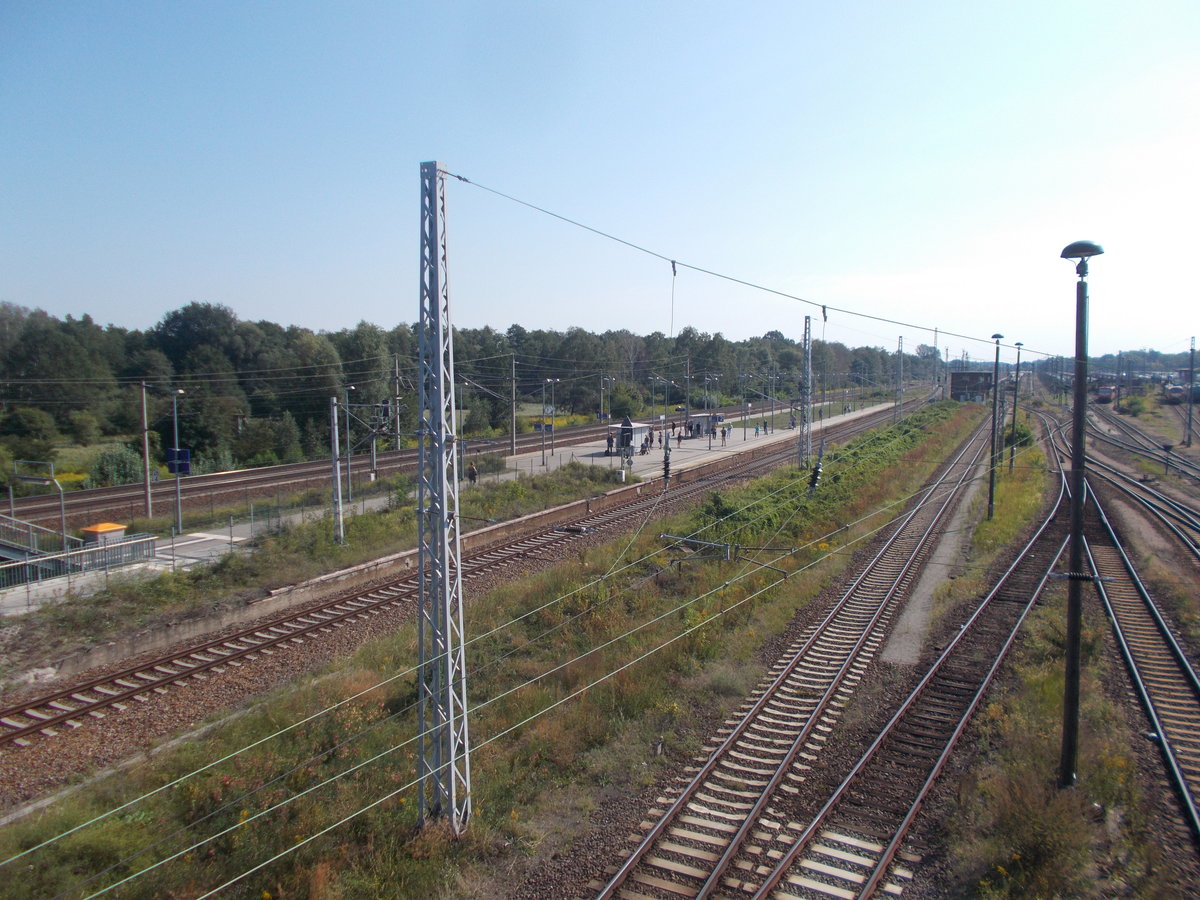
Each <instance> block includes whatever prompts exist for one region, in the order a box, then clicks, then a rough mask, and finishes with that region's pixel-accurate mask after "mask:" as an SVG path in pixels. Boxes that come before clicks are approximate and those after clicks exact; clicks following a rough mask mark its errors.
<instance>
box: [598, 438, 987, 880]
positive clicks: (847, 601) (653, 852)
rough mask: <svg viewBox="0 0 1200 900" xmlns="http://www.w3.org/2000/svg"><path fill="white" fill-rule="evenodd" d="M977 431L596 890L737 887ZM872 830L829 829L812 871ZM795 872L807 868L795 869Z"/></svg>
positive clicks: (924, 550)
mask: <svg viewBox="0 0 1200 900" xmlns="http://www.w3.org/2000/svg"><path fill="white" fill-rule="evenodd" d="M985 444H986V441H985V440H983V431H982V430H981V431H980V432H977V433H976V434H975V435H974V436H973V437H972V439H971V440H970V441H969V442H968V443H967V445H965V446H964V448H963V449H962V450H961V452H960V453H959V454H958V455H957V456H956V458H955V459H954V460H953V462H952V463H950V464H949V466H947V467H946V469H945V471H944V472H943V474H942V476H941V477H940V478H939V479H938V480H937V481H936V482H935V483H934V484H933V485H931V486H930V487H929V488H928V489H927V490H926V491H925V492H924V494H923V495H922V496H921V497H920V498H919V500H918V501H917V502H916V504H915V505H914V507H913V508H912V509H911V510H910V512H909V513H908V514H907V515H906V516H905V517H904V518H903V520H902V521H901V522H900V524H899V525H898V526H897V527H896V529H895V530H894V532H893V533H892V535H891V536H890V537H889V538H888V539H887V541H886V542H885V544H884V546H883V548H882V549H881V550H880V551H879V552H878V554H877V555H876V556H875V558H874V559H873V560H872V561H871V562H870V563H869V564H868V565H867V567H866V568H865V569H864V571H863V572H862V574H860V576H859V577H858V578H857V579H856V580H855V581H854V583H853V584H852V585H851V587H850V588H849V589H848V590H847V591H846V592H845V593H844V594H843V595H842V597H841V598H840V599H839V600H838V601H837V602H836V603H835V604H834V605H833V607H832V608H831V609H830V611H829V612H828V614H827V615H826V616H825V617H824V618H823V619H822V620H821V621H820V622H819V623H817V624H815V625H813V626H811V627H810V628H809V629H807V630H806V631H805V632H804V633H803V634H802V635H801V637H800V638H799V639H798V640H797V642H796V643H795V644H794V645H793V646H792V647H790V648H789V650H788V651H787V653H786V654H785V655H784V657H783V658H781V659H780V660H779V661H778V662H777V663H776V665H775V666H774V667H773V669H772V671H771V673H770V675H769V676H768V678H769V681H768V682H767V683H766V684H764V685H763V686H762V687H761V688H760V689H759V690H758V691H756V696H755V697H754V698H753V699H752V700H751V701H750V702H749V703H748V705H747V708H746V709H745V710H744V712H743V714H742V716H741V718H740V719H739V720H738V721H735V722H729V723H727V729H726V730H724V731H723V737H722V739H721V741H720V743H719V745H717V746H715V747H712V748H710V749H711V752H710V755H709V756H708V757H707V759H706V760H705V761H704V762H703V764H702V765H701V766H700V768H699V770H698V771H697V773H696V775H695V777H694V778H693V779H692V781H691V782H690V783H688V784H687V785H686V786H684V787H683V788H682V790H681V791H680V792H679V794H678V795H677V796H676V797H674V798H673V799H672V798H669V797H668V798H660V802H661V803H662V804H663V805H664V806H666V807H667V808H666V809H665V811H660V812H659V813H657V815H658V819H657V821H655V822H647V823H643V827H644V829H645V831H646V834H645V836H644V837H643V838H642V840H641V841H640V843H639V844H638V845H637V847H636V848H635V849H634V850H633V851H632V852H631V853H630V854H629V855H628V857H627V858H626V859H625V860H624V862H623V863H622V864H621V865H620V866H618V867H617V868H616V871H615V872H614V873H612V875H611V878H610V879H609V881H608V882H607V883H605V884H602V885H601V884H598V883H597V884H595V885H593V887H594V888H595V889H596V890H597V891H598V893H597V894H596V896H597V898H598V900H606V898H614V897H620V898H628V900H646V898H668V897H669V898H678V897H710V896H724V895H726V893H727V892H728V893H731V894H734V895H736V896H744V894H745V892H747V891H751V890H753V889H754V888H755V880H756V879H757V878H758V876H759V874H760V872H761V869H762V866H763V864H764V862H765V861H766V860H769V859H771V858H772V857H773V856H775V855H777V854H776V849H777V848H776V840H777V839H778V836H779V834H780V833H781V827H782V822H783V821H786V820H785V819H784V817H782V816H780V814H779V812H778V810H777V809H776V808H775V807H776V805H778V804H780V803H781V802H784V801H785V800H786V798H788V797H789V796H793V795H795V794H796V793H798V792H799V790H800V785H801V784H802V783H803V782H804V781H805V780H807V779H808V778H810V777H811V775H812V774H813V771H814V769H815V768H817V767H818V765H819V762H820V760H821V757H822V753H823V751H824V749H825V745H826V742H827V739H828V738H829V736H830V734H831V733H832V731H833V729H834V727H835V726H836V724H837V722H838V720H839V719H840V716H841V713H842V710H843V709H844V708H845V706H846V704H847V702H848V701H849V700H850V699H851V697H852V695H853V693H854V691H855V688H856V687H857V685H858V683H859V681H860V680H861V678H862V677H863V675H864V673H865V671H866V669H867V667H868V666H869V665H870V663H871V662H872V660H873V659H874V657H875V655H876V654H877V653H878V651H879V650H880V648H881V647H882V644H883V641H884V638H885V636H886V633H887V631H888V626H889V624H890V621H891V619H892V617H893V615H894V613H895V612H896V611H897V609H898V608H899V606H900V604H901V598H902V597H903V596H904V594H905V592H906V590H907V589H908V587H909V586H910V584H911V583H912V582H913V580H914V579H915V578H916V577H917V574H918V572H919V569H920V565H921V562H922V561H923V560H924V559H925V557H926V555H927V554H928V553H929V552H930V551H931V549H932V547H933V546H934V544H935V536H936V534H937V532H938V531H939V528H940V525H941V523H942V522H944V520H945V518H946V516H947V515H948V513H949V510H950V509H951V508H952V507H953V506H954V504H955V502H956V501H957V499H958V498H959V497H960V495H961V492H962V490H963V488H964V485H965V484H966V483H967V481H968V480H969V478H970V477H971V473H973V472H974V471H975V467H976V465H977V463H978V460H979V458H980V457H981V456H982V454H983V452H984V449H985ZM873 840H874V838H871V839H870V840H866V839H862V838H857V837H851V836H850V835H849V833H847V834H846V835H843V836H841V838H838V839H832V841H833V843H836V844H837V846H836V847H830V848H829V849H828V851H827V853H826V860H825V861H824V862H820V863H814V864H813V865H815V866H816V867H817V868H818V869H819V870H820V872H821V873H822V875H821V877H828V876H829V871H828V870H829V869H830V867H831V866H832V867H836V865H837V862H833V863H831V862H829V860H830V859H834V860H841V861H843V862H845V861H847V860H848V859H850V858H853V857H855V856H856V855H859V854H861V853H862V852H863V851H864V850H865V849H867V848H868V845H870V846H874V845H873V844H871V841H873ZM797 877H800V878H802V879H803V878H806V877H808V876H805V875H800V876H797Z"/></svg>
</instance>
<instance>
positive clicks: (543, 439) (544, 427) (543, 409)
mask: <svg viewBox="0 0 1200 900" xmlns="http://www.w3.org/2000/svg"><path fill="white" fill-rule="evenodd" d="M549 380H550V379H549V378H547V379H546V381H549ZM546 381H543V382H542V468H545V467H546Z"/></svg>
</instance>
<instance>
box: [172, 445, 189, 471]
mask: <svg viewBox="0 0 1200 900" xmlns="http://www.w3.org/2000/svg"><path fill="white" fill-rule="evenodd" d="M167 471H168V472H170V473H171V474H172V475H191V474H192V451H191V450H188V449H186V448H182V447H180V448H175V447H168V448H167Z"/></svg>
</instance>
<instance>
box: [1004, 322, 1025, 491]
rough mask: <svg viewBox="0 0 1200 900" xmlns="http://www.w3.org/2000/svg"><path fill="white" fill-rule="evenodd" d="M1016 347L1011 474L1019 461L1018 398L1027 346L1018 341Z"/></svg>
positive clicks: (1009, 452)
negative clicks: (1024, 352) (1022, 363)
mask: <svg viewBox="0 0 1200 900" xmlns="http://www.w3.org/2000/svg"><path fill="white" fill-rule="evenodd" d="M1015 346H1016V348H1017V370H1016V375H1015V377H1014V380H1013V417H1012V443H1010V444H1009V446H1008V471H1010V472H1011V471H1012V470H1013V466H1014V465H1015V464H1016V460H1017V397H1019V396H1020V395H1021V348H1022V347H1024V346H1025V345H1024V344H1022V343H1021V342H1020V341H1017V343H1016V345H1015Z"/></svg>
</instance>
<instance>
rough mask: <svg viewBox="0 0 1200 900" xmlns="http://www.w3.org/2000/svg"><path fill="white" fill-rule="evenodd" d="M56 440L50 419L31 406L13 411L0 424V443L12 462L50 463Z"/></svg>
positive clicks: (52, 422)
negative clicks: (20, 460)
mask: <svg viewBox="0 0 1200 900" xmlns="http://www.w3.org/2000/svg"><path fill="white" fill-rule="evenodd" d="M57 437H58V431H57V429H56V428H55V427H54V417H53V416H51V415H50V414H49V413H48V412H46V411H45V410H41V409H35V408H34V407H32V406H22V407H20V408H18V409H14V410H13V411H12V412H10V413H9V414H8V415H6V416H5V417H4V419H3V420H0V441H2V442H3V443H4V445H5V446H6V447H7V448H8V449H9V451H10V452H11V453H12V455H13V457H14V458H15V459H28V460H36V461H38V462H51V461H52V460H53V459H54V452H55V451H54V441H55V440H56V439H57Z"/></svg>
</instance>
